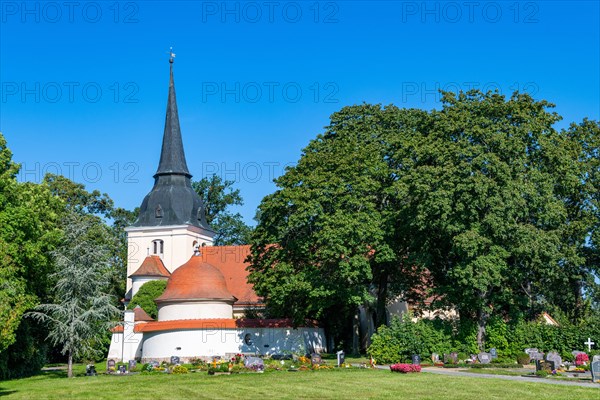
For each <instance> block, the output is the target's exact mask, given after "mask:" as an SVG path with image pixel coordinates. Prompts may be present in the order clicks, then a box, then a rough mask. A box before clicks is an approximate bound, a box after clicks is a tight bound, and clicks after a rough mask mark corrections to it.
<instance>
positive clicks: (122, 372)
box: [119, 365, 127, 374]
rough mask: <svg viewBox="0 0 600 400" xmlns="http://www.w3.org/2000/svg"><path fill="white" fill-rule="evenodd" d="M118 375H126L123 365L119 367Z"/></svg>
mask: <svg viewBox="0 0 600 400" xmlns="http://www.w3.org/2000/svg"><path fill="white" fill-rule="evenodd" d="M119 373H120V374H125V373H127V369H126V368H125V366H124V365H119Z"/></svg>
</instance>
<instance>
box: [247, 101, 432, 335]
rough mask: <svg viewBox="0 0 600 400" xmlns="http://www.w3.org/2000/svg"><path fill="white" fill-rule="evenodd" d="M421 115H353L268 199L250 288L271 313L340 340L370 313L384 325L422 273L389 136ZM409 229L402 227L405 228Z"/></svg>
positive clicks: (336, 124)
mask: <svg viewBox="0 0 600 400" xmlns="http://www.w3.org/2000/svg"><path fill="white" fill-rule="evenodd" d="M423 116H424V113H423V112H420V111H417V110H398V109H397V108H396V107H393V106H391V107H387V108H381V107H380V106H378V105H361V106H353V107H345V108H343V109H342V110H341V111H339V112H337V113H335V114H333V115H332V117H331V123H330V125H329V126H328V127H327V128H326V132H325V133H324V134H322V135H319V136H318V137H317V138H316V139H315V140H313V141H311V142H310V143H309V145H308V146H307V147H306V148H305V149H304V151H303V154H302V156H301V158H300V160H299V162H298V164H297V165H296V166H294V167H290V168H288V169H287V171H286V173H285V174H284V175H283V176H281V177H280V178H278V179H277V180H276V184H277V186H278V190H277V191H276V192H275V193H273V194H271V195H269V196H267V197H265V199H264V200H263V202H262V203H261V205H260V208H259V215H260V219H259V224H258V226H257V228H256V230H255V233H254V236H253V242H252V256H251V266H250V269H249V270H250V275H249V281H250V282H251V283H253V284H254V288H255V290H256V291H257V292H258V294H259V295H261V296H263V297H264V298H265V300H266V303H267V306H268V309H269V312H270V313H274V314H276V315H280V316H284V315H285V316H291V317H294V319H295V321H296V323H300V322H301V321H302V320H303V319H304V318H308V317H316V318H318V319H320V320H321V321H323V322H324V323H325V325H326V326H327V327H328V328H330V329H332V331H331V332H332V333H334V334H336V333H337V332H340V331H342V330H346V331H347V329H345V328H346V327H347V326H346V321H349V317H350V316H352V315H354V314H355V312H356V310H357V308H358V307H359V306H362V305H368V304H374V307H372V308H373V309H374V310H375V313H374V314H375V319H376V324H377V325H380V324H384V323H386V317H387V315H386V311H385V307H386V305H387V303H388V302H389V300H390V299H391V298H393V297H395V296H397V295H398V294H399V293H400V291H401V289H403V288H404V287H406V285H404V284H403V283H406V282H407V281H412V279H410V278H412V277H414V276H415V274H414V268H412V266H409V265H407V264H406V263H405V262H404V259H405V257H406V256H407V253H406V250H407V245H408V242H407V238H406V236H405V234H406V232H404V231H403V230H402V229H401V228H402V227H401V226H398V225H397V224H396V221H397V219H398V218H401V216H400V215H399V214H398V209H399V208H398V207H397V206H396V205H395V203H396V202H397V201H398V196H397V195H396V193H395V192H396V190H397V188H396V187H395V186H394V182H395V181H396V180H397V179H398V174H397V173H396V170H395V166H394V165H393V160H391V159H389V152H390V148H389V143H390V140H389V136H390V135H392V134H396V133H401V134H403V135H406V136H410V132H411V131H412V130H413V129H414V125H415V124H418V123H419V122H420V120H421V119H422V118H423ZM399 228H400V229H399Z"/></svg>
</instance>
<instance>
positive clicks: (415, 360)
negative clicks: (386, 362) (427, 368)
mask: <svg viewBox="0 0 600 400" xmlns="http://www.w3.org/2000/svg"><path fill="white" fill-rule="evenodd" d="M412 363H413V364H414V365H421V356H420V355H418V354H413V356H412Z"/></svg>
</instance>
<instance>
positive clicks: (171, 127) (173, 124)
mask: <svg viewBox="0 0 600 400" xmlns="http://www.w3.org/2000/svg"><path fill="white" fill-rule="evenodd" d="M174 57H175V54H173V52H171V58H170V59H169V64H170V79H169V98H168V100H167V113H166V117H165V132H164V135H163V142H162V150H161V153H160V163H159V164H158V170H157V171H156V174H155V175H154V177H155V178H156V176H157V175H167V174H179V175H186V176H188V177H190V178H191V175H190V172H189V170H188V167H187V163H186V161H185V152H184V151H183V142H182V140H181V128H180V127H179V115H178V113H177V97H176V96H175V83H174V81H173V59H174Z"/></svg>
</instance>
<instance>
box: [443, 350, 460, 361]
mask: <svg viewBox="0 0 600 400" xmlns="http://www.w3.org/2000/svg"><path fill="white" fill-rule="evenodd" d="M457 361H458V354H457V353H455V352H452V353H450V354H444V364H456V363H457Z"/></svg>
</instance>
